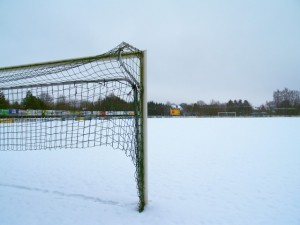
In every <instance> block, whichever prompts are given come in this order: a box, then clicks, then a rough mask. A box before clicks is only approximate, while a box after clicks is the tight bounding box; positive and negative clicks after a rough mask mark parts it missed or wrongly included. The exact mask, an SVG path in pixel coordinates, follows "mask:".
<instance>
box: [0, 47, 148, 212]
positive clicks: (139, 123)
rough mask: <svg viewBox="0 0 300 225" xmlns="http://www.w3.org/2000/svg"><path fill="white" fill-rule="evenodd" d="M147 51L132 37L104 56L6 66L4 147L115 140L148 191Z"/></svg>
mask: <svg viewBox="0 0 300 225" xmlns="http://www.w3.org/2000/svg"><path fill="white" fill-rule="evenodd" d="M146 71H147V64H146V51H141V50H139V49H137V48H135V47H133V46H131V45H129V44H127V43H125V42H123V43H121V44H120V45H118V46H117V47H115V48H114V49H112V50H110V51H108V52H106V53H104V54H101V55H97V56H92V57H84V58H76V59H67V60H59V61H52V62H45V63H36V64H29V65H21V66H13V67H5V68H0V151H27V150H40V149H64V148H86V147H96V146H107V145H108V146H111V147H112V148H115V149H120V150H122V151H124V152H125V154H126V155H127V156H129V157H130V158H131V159H132V161H133V163H134V165H135V168H136V171H135V179H136V182H137V193H138V197H139V204H138V210H139V211H140V212H142V211H143V210H144V207H145V205H146V204H147V201H148V193H147V99H146V97H147V94H146V86H147V83H146Z"/></svg>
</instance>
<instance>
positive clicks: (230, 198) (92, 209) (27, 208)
mask: <svg viewBox="0 0 300 225" xmlns="http://www.w3.org/2000/svg"><path fill="white" fill-rule="evenodd" d="M148 127H149V129H148V138H149V141H148V147H149V152H148V169H149V171H148V172H149V175H148V176H149V179H148V183H149V185H148V186H149V204H148V206H147V207H146V210H145V211H144V212H143V213H138V212H137V211H136V206H137V201H138V198H137V194H136V184H135V180H134V171H135V169H134V166H133V163H132V162H131V159H130V158H128V157H126V156H125V155H124V153H123V152H122V151H118V150H112V149H109V148H102V149H100V148H94V149H85V150H82V149H72V150H71V149H68V150H51V151H47V150H42V151H27V152H0V224H1V225H46V224H47V225H54V224H59V225H94V224H104V225H109V224H118V225H121V224H126V225H129V224H145V225H146V224H151V225H152V224H153V225H168V224H180V225H185V224H186V225H193V224H195V225H201V224H214V225H215V224H234V225H247V224H249V225H256V224H259V225H277V224H278V225H299V224H300V138H299V137H300V135H299V134H300V118H182V119H181V118H174V119H149V120H148Z"/></svg>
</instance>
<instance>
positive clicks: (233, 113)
mask: <svg viewBox="0 0 300 225" xmlns="http://www.w3.org/2000/svg"><path fill="white" fill-rule="evenodd" d="M218 117H236V112H218Z"/></svg>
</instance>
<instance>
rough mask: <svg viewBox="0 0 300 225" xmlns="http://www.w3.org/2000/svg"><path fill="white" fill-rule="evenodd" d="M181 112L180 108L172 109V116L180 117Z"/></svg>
mask: <svg viewBox="0 0 300 225" xmlns="http://www.w3.org/2000/svg"><path fill="white" fill-rule="evenodd" d="M180 114H181V110H180V108H179V107H177V106H176V107H171V109H170V116H180Z"/></svg>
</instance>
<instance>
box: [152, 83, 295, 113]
mask: <svg viewBox="0 0 300 225" xmlns="http://www.w3.org/2000/svg"><path fill="white" fill-rule="evenodd" d="M172 107H174V104H171V103H170V102H167V103H165V104H164V103H157V102H154V101H150V102H149V103H148V114H149V116H169V115H170V109H171V108H172ZM175 107H176V106H175ZM177 107H178V108H180V110H181V115H183V116H218V113H219V112H235V114H236V116H298V115H300V92H299V91H296V90H289V89H287V88H285V89H283V90H276V91H274V92H273V100H272V101H267V102H266V103H265V104H262V105H261V106H260V107H258V108H254V107H253V106H252V105H251V104H250V102H249V101H247V100H241V99H239V100H229V101H228V102H226V103H220V102H219V101H215V100H212V101H211V102H210V104H206V103H205V102H204V101H198V102H196V103H192V104H187V103H181V104H180V105H179V106H177Z"/></svg>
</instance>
